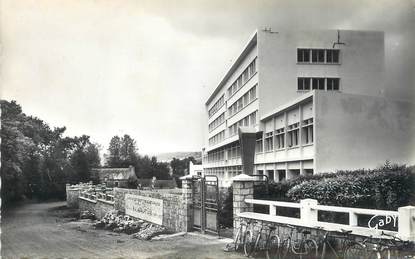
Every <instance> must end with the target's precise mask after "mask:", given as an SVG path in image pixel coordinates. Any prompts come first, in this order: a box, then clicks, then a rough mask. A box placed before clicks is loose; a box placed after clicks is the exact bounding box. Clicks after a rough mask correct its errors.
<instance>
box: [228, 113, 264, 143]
mask: <svg viewBox="0 0 415 259" xmlns="http://www.w3.org/2000/svg"><path fill="white" fill-rule="evenodd" d="M256 114H257V111H255V112H253V113H251V114H249V115H248V116H246V117H245V118H243V119H241V120H239V121H238V122H235V123H234V124H232V125H231V126H230V127H229V137H232V136H234V135H236V134H238V128H239V127H242V126H253V125H255V124H257V122H256Z"/></svg>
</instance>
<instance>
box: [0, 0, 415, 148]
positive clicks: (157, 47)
mask: <svg viewBox="0 0 415 259" xmlns="http://www.w3.org/2000/svg"><path fill="white" fill-rule="evenodd" d="M0 22H1V23H0V33H1V34H0V42H1V49H0V50H1V67H0V83H1V84H0V86H1V91H0V93H1V98H2V99H6V100H9V101H10V100H16V101H17V102H18V103H19V104H21V105H22V107H23V110H24V112H25V113H26V114H29V115H34V116H37V117H39V118H41V119H43V120H44V121H46V122H47V123H49V124H50V125H52V126H66V127H67V131H66V135H68V136H75V135H82V134H87V135H89V136H91V139H92V141H94V142H96V143H99V144H100V145H101V146H102V148H103V150H102V151H103V152H105V150H106V147H107V146H108V143H109V141H110V139H111V137H112V136H114V135H124V134H129V135H131V136H132V137H133V138H134V139H135V140H136V142H137V146H138V149H139V152H140V153H149V154H154V153H160V152H175V151H200V150H201V149H202V147H203V146H204V144H205V135H206V128H207V122H206V120H207V118H206V114H205V113H206V112H205V107H204V104H205V102H206V100H207V98H208V97H209V94H210V93H211V92H213V90H214V89H215V88H216V86H217V84H218V83H219V82H220V80H221V79H222V77H223V76H224V74H225V73H226V71H227V69H228V68H229V67H230V66H231V64H232V62H233V61H234V60H235V59H236V58H237V56H238V54H239V53H240V51H241V50H242V48H243V47H244V45H245V44H246V43H247V41H248V39H249V37H250V36H251V35H252V34H253V32H254V31H255V30H256V29H261V28H264V27H271V28H272V29H273V30H275V31H278V30H279V29H283V30H290V29H292V30H300V29H301V30H302V29H353V30H381V31H385V56H386V61H387V68H388V70H387V71H388V72H387V73H388V83H389V85H390V87H391V88H393V89H394V91H391V92H393V95H394V96H391V97H393V98H397V99H410V100H415V98H414V97H415V89H414V88H413V86H414V85H415V80H414V78H415V76H414V74H415V73H413V72H414V68H415V66H414V64H415V57H414V53H415V51H414V50H413V48H414V46H415V44H414V43H415V36H414V35H415V32H414V30H415V29H414V28H415V3H414V1H411V0H376V1H375V0H367V1H361V0H359V1H357V0H348V1H336V0H330V1H325V0H317V1H316V0H304V1H302V0H279V1H268V0H257V1H253V0H250V1H247V0H229V1H227V0H221V1H219V0H209V1H197V0H189V1H187V0H179V1H160V0H148V1H144V0H134V1H128V0H124V1H118V0H60V1H55V0H37V1H34V0H0Z"/></svg>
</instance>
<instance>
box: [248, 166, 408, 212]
mask: <svg viewBox="0 0 415 259" xmlns="http://www.w3.org/2000/svg"><path fill="white" fill-rule="evenodd" d="M414 192H415V170H414V167H407V166H405V165H402V166H399V165H391V164H390V163H389V162H387V163H386V164H385V165H384V166H383V167H381V168H377V169H374V170H364V169H361V170H354V171H338V172H336V173H323V174H316V175H312V176H300V177H298V178H297V179H294V180H290V181H284V182H280V183H274V184H271V185H270V186H269V193H264V192H263V191H262V192H260V191H259V192H257V193H256V194H255V198H257V199H259V198H261V199H271V200H280V201H298V200H301V199H306V198H311V199H316V200H318V202H319V203H320V204H324V205H333V206H344V207H361V208H372V209H385V210H397V209H398V207H401V206H406V205H408V204H410V203H412V204H413V203H414V201H415V198H414Z"/></svg>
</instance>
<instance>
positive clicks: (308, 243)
mask: <svg viewBox="0 0 415 259" xmlns="http://www.w3.org/2000/svg"><path fill="white" fill-rule="evenodd" d="M304 253H305V254H304V255H303V256H302V258H304V259H307V258H308V259H316V258H318V246H317V242H316V241H315V240H313V239H306V240H305V241H304Z"/></svg>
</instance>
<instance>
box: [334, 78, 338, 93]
mask: <svg viewBox="0 0 415 259" xmlns="http://www.w3.org/2000/svg"><path fill="white" fill-rule="evenodd" d="M339 85H340V79H339V78H334V79H333V90H339Z"/></svg>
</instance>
